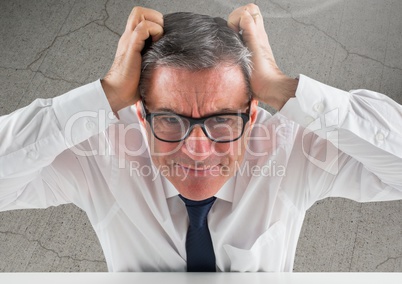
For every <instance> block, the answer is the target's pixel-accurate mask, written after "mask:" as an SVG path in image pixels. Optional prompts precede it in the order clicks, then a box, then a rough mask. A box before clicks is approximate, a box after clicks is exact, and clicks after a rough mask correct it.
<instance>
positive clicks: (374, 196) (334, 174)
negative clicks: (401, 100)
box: [280, 75, 402, 205]
mask: <svg viewBox="0 0 402 284" xmlns="http://www.w3.org/2000/svg"><path fill="white" fill-rule="evenodd" d="M280 113H281V114H282V115H284V116H286V117H288V118H290V119H291V120H293V121H295V122H296V123H297V124H299V125H300V126H301V128H300V129H301V130H300V132H301V133H299V134H298V135H297V137H298V138H297V139H298V141H297V142H298V143H300V144H301V148H302V150H301V152H302V153H303V157H304V158H305V159H306V161H307V163H306V164H305V165H304V166H305V167H304V169H305V171H307V172H305V174H306V175H307V183H308V187H309V189H310V199H311V200H310V202H309V203H310V205H311V204H312V203H313V202H315V201H316V200H318V199H322V198H324V197H329V196H336V197H345V198H349V199H353V200H355V201H359V202H367V201H382V200H395V199H402V177H401V175H400V171H401V169H402V127H401V125H400V123H401V121H402V106H401V105H399V104H398V103H396V102H395V101H393V100H392V99H391V98H389V97H387V96H385V95H383V94H380V93H377V92H373V91H369V90H354V91H350V92H345V91H342V90H339V89H336V88H333V87H330V86H327V85H325V84H322V83H320V82H317V81H315V80H313V79H310V78H308V77H306V76H303V75H300V77H299V85H298V89H297V91H296V97H295V98H292V99H290V100H289V101H288V102H287V103H286V104H285V106H284V107H283V108H282V110H281V111H280ZM328 142H329V143H328ZM301 164H303V163H301Z"/></svg>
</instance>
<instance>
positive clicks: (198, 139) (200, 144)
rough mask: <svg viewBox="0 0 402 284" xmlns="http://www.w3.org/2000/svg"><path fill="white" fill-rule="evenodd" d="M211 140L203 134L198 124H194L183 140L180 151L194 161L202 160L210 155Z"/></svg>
mask: <svg viewBox="0 0 402 284" xmlns="http://www.w3.org/2000/svg"><path fill="white" fill-rule="evenodd" d="M211 149H212V141H211V140H210V139H209V138H208V137H207V136H205V134H204V132H203V131H202V129H201V127H200V126H198V125H197V126H195V127H194V128H193V129H192V131H191V133H190V135H189V136H188V137H187V138H186V140H184V145H183V146H182V151H183V152H184V153H185V154H186V155H187V156H189V157H190V158H191V159H193V160H194V161H202V160H205V159H206V158H208V157H209V156H210V155H211Z"/></svg>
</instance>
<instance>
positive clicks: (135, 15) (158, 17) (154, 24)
mask: <svg viewBox="0 0 402 284" xmlns="http://www.w3.org/2000/svg"><path fill="white" fill-rule="evenodd" d="M162 35H163V15H162V14H161V13H159V12H158V11H155V10H151V9H147V8H142V7H135V8H134V9H133V10H132V11H131V14H130V16H129V18H128V21H127V25H126V29H125V31H124V33H123V35H122V36H121V38H120V40H119V45H118V47H117V52H116V56H115V59H114V62H113V64H112V67H111V68H110V70H109V72H108V73H107V74H106V76H105V78H104V79H103V80H101V83H102V87H103V90H104V91H105V94H106V97H107V99H108V100H109V103H110V106H111V108H112V110H113V112H114V113H115V114H117V111H119V110H120V109H122V108H124V107H127V106H129V105H132V104H134V103H136V102H137V101H138V100H139V99H140V96H139V92H138V83H139V80H140V75H141V61H142V58H141V50H142V49H143V48H144V45H145V40H147V39H148V38H149V37H150V36H151V37H152V41H153V42H155V41H157V40H159V39H160V38H161V37H162Z"/></svg>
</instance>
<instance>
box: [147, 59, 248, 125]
mask: <svg viewBox="0 0 402 284" xmlns="http://www.w3.org/2000/svg"><path fill="white" fill-rule="evenodd" d="M249 101H250V96H249V91H248V88H247V84H246V79H245V77H244V74H243V72H242V70H241V68H240V67H239V66H237V65H221V66H217V67H215V68H210V69H204V70H198V71H192V70H188V69H183V68H173V67H157V68H156V69H155V70H154V71H153V74H152V76H151V78H150V82H149V88H148V92H147V95H146V105H147V108H148V110H150V111H152V112H155V111H173V112H176V113H179V114H182V115H186V116H194V117H197V116H205V115H209V114H213V113H217V112H220V111H227V110H233V111H244V109H245V108H247V106H248V104H249Z"/></svg>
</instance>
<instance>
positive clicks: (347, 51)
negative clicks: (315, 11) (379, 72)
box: [269, 0, 402, 71]
mask: <svg viewBox="0 0 402 284" xmlns="http://www.w3.org/2000/svg"><path fill="white" fill-rule="evenodd" d="M269 1H270V2H271V3H272V4H274V5H275V6H277V7H278V8H280V9H281V10H283V11H284V12H286V13H287V14H288V15H289V16H290V18H291V19H292V20H293V21H295V22H296V23H298V24H301V25H303V26H305V27H312V28H314V29H316V30H317V31H319V32H321V33H322V34H324V35H325V36H326V37H328V38H330V39H331V40H332V41H334V42H335V43H336V44H338V45H339V46H340V47H341V48H342V49H343V50H344V51H345V52H346V56H345V58H344V60H342V63H343V62H345V61H346V59H348V58H349V56H351V55H355V56H359V57H361V58H364V59H368V60H372V61H375V62H377V63H380V64H381V65H382V66H383V67H386V68H390V69H396V70H399V71H402V68H400V67H396V66H391V65H387V64H385V63H384V62H382V61H380V60H378V59H375V58H372V57H370V56H367V55H363V54H359V53H357V52H351V51H349V50H348V49H347V47H346V46H345V45H344V44H342V43H341V42H340V41H339V40H337V39H336V38H335V37H333V36H331V35H330V34H328V33H327V32H325V31H324V30H322V29H320V28H319V27H317V26H316V25H314V24H308V23H305V22H303V21H301V20H298V19H296V18H295V17H294V16H293V14H292V13H291V12H290V11H289V10H288V9H286V8H285V7H283V6H282V5H281V4H279V3H277V2H275V1H273V0H269Z"/></svg>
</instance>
